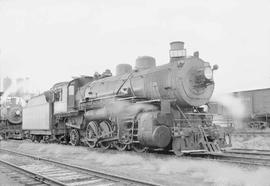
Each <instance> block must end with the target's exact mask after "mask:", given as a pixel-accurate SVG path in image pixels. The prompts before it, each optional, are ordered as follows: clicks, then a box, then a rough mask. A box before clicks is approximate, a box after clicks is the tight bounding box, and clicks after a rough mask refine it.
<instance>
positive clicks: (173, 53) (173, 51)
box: [170, 41, 186, 62]
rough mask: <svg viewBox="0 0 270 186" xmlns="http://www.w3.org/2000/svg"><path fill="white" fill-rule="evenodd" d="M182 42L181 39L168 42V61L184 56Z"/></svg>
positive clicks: (184, 50) (184, 51)
mask: <svg viewBox="0 0 270 186" xmlns="http://www.w3.org/2000/svg"><path fill="white" fill-rule="evenodd" d="M184 44H185V43H184V42H182V41H173V42H171V43H170V62H173V61H178V60H179V59H181V58H184V57H186V49H185V48H184Z"/></svg>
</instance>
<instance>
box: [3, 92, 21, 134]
mask: <svg viewBox="0 0 270 186" xmlns="http://www.w3.org/2000/svg"><path fill="white" fill-rule="evenodd" d="M1 95H2V93H0V97H1ZM0 100H1V99H0ZM0 136H1V137H2V138H4V139H22V137H23V133H22V105H21V103H20V99H19V98H17V97H8V98H7V99H5V100H4V101H3V102H1V105H0Z"/></svg>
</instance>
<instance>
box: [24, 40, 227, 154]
mask: <svg viewBox="0 0 270 186" xmlns="http://www.w3.org/2000/svg"><path fill="white" fill-rule="evenodd" d="M170 46H171V49H170V61H169V63H167V64H164V65H161V66H156V62H155V58H153V57H150V56H142V57H138V58H137V60H136V65H135V68H134V69H132V67H131V65H129V64H120V65H118V66H117V68H116V76H112V74H111V73H110V71H109V70H107V71H106V72H105V73H103V74H101V75H99V74H95V76H94V77H80V78H75V79H73V80H72V81H69V82H63V83H58V84H56V85H54V86H53V87H52V88H51V90H50V91H48V92H46V93H44V94H42V95H40V96H38V97H35V98H33V99H31V100H29V102H28V104H27V105H26V107H25V108H24V112H23V129H24V130H26V131H27V132H28V134H29V135H30V136H31V137H32V138H33V139H38V140H58V141H69V142H70V143H71V144H72V145H79V144H81V143H84V144H87V145H88V146H89V147H91V148H95V147H101V148H103V149H107V148H110V147H115V148H117V149H118V150H121V151H122V150H125V149H128V148H132V149H134V150H135V151H139V152H142V151H144V150H146V149H147V148H153V149H163V150H173V151H174V152H175V154H177V155H181V154H182V153H183V152H185V151H194V150H200V149H204V150H207V151H218V150H219V148H220V147H225V146H227V145H230V134H229V133H226V132H225V131H222V130H220V128H219V127H217V126H215V125H213V123H212V120H211V118H209V117H208V115H206V114H205V113H202V112H201V109H200V108H199V106H201V105H204V104H206V103H207V102H208V101H209V99H210V98H211V96H212V93H213V90H214V80H213V71H214V70H216V69H217V65H214V66H213V67H211V66H210V64H209V63H208V62H205V61H203V60H202V59H200V58H199V53H198V52H195V53H194V55H193V56H186V50H185V49H184V43H183V42H172V43H170ZM226 139H229V140H228V141H227V140H226Z"/></svg>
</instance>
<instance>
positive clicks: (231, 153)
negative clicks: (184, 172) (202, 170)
mask: <svg viewBox="0 0 270 186" xmlns="http://www.w3.org/2000/svg"><path fill="white" fill-rule="evenodd" d="M187 155H188V156H189V157H192V158H207V159H211V160H212V159H213V160H218V161H221V162H227V163H237V164H243V165H252V166H265V167H270V151H269V150H257V149H237V148H232V149H227V150H223V151H222V152H218V153H191V154H187Z"/></svg>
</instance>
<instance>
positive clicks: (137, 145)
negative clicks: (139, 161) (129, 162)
mask: <svg viewBox="0 0 270 186" xmlns="http://www.w3.org/2000/svg"><path fill="white" fill-rule="evenodd" d="M132 149H133V150H134V151H135V152H139V153H142V152H145V151H146V150H147V147H145V146H144V145H142V144H140V143H133V144H132Z"/></svg>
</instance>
